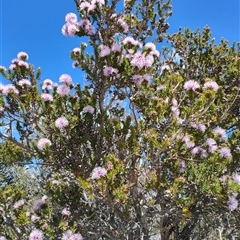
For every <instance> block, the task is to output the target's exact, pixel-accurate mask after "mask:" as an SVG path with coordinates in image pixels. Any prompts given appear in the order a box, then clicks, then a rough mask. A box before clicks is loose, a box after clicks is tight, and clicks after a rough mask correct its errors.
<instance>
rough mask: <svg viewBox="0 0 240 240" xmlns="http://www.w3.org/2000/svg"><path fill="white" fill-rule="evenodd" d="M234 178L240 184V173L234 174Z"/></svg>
mask: <svg viewBox="0 0 240 240" xmlns="http://www.w3.org/2000/svg"><path fill="white" fill-rule="evenodd" d="M232 178H233V180H234V181H235V182H236V183H237V184H238V185H240V175H239V174H237V173H236V174H234V175H233V177H232Z"/></svg>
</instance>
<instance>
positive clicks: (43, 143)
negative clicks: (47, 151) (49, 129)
mask: <svg viewBox="0 0 240 240" xmlns="http://www.w3.org/2000/svg"><path fill="white" fill-rule="evenodd" d="M51 145H52V143H51V141H50V140H49V139H47V138H40V139H39V140H38V143H37V148H38V149H39V150H43V149H44V148H45V147H46V146H51Z"/></svg>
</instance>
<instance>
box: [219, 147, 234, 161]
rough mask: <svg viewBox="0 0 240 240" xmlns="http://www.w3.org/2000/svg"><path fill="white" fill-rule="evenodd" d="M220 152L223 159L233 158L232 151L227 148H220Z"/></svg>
mask: <svg viewBox="0 0 240 240" xmlns="http://www.w3.org/2000/svg"><path fill="white" fill-rule="evenodd" d="M218 152H219V155H220V156H221V157H223V158H231V157H232V154H231V150H230V149H229V148H227V147H223V148H220V149H219V150H218Z"/></svg>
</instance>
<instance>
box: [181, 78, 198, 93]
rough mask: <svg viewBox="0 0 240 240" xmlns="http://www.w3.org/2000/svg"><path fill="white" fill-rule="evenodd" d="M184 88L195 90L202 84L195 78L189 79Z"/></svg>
mask: <svg viewBox="0 0 240 240" xmlns="http://www.w3.org/2000/svg"><path fill="white" fill-rule="evenodd" d="M183 88H184V89H186V90H187V91H189V90H193V91H195V90H196V89H198V88H200V85H199V84H198V82H196V81H194V80H189V81H187V82H185V84H184V86H183Z"/></svg>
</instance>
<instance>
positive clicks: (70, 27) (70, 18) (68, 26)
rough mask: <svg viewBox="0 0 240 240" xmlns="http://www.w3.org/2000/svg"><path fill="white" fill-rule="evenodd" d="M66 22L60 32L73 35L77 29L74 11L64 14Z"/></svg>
mask: <svg viewBox="0 0 240 240" xmlns="http://www.w3.org/2000/svg"><path fill="white" fill-rule="evenodd" d="M65 21H66V23H65V24H64V25H63V27H62V34H63V35H64V36H71V37H73V36H74V35H75V34H76V32H78V31H79V26H78V24H77V15H76V14H75V13H68V14H67V15H66V16H65Z"/></svg>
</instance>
